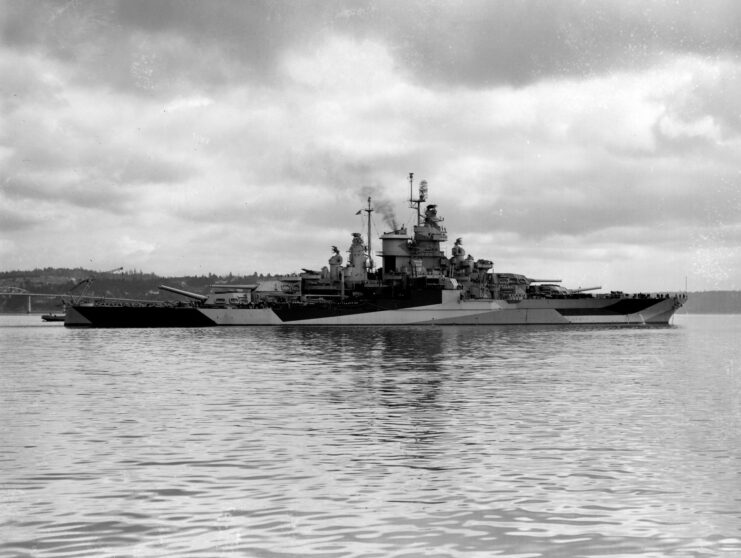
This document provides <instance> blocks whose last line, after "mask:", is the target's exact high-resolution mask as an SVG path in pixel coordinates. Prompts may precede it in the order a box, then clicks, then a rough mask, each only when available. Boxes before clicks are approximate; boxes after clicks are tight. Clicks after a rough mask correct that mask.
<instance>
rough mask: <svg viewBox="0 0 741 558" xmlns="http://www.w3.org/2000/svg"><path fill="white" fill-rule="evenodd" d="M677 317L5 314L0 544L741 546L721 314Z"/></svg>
mask: <svg viewBox="0 0 741 558" xmlns="http://www.w3.org/2000/svg"><path fill="white" fill-rule="evenodd" d="M684 319H685V320H686V321H685V323H682V324H681V326H680V327H673V328H633V329H621V328H566V329H563V328H549V327H543V328H516V327H515V328H504V327H502V328H475V327H470V328H469V327H461V328H458V327H450V328H437V327H422V328H408V327H391V328H363V327H358V328H345V329H335V328H305V329H293V328H225V329H214V330H179V329H172V330H155V331H149V330H130V331H115V330H110V331H109V330H90V331H85V330H66V329H64V328H59V327H18V326H13V325H12V324H10V325H8V324H5V327H0V349H1V350H2V352H3V355H4V359H5V360H4V367H3V371H2V374H0V436H1V441H2V445H3V455H2V456H0V459H1V460H2V477H0V541H1V542H0V555H9V556H34V557H36V556H38V557H61V556H110V557H114V556H194V557H196V556H198V557H200V556H203V557H210V556H261V557H268V556H274V557H289V556H290V557H295V556H321V557H328V556H342V557H343V558H344V557H363V558H367V557H372V556H379V557H384V558H385V557H397V556H398V557H412V556H446V557H447V556H465V557H467V558H468V557H476V556H487V557H488V556H492V555H498V556H506V557H509V558H514V557H520V556H523V557H524V556H547V557H549V558H550V557H556V558H558V557H564V558H566V557H569V558H572V557H575V556H596V555H610V556H616V557H617V556H641V557H651V556H655V557H658V556H662V557H663V556H676V557H677V558H679V557H682V558H684V557H688V556H698V557H699V556H705V555H714V556H727V557H731V556H737V555H741V527H740V526H741V521H739V520H740V519H741V512H740V511H739V510H740V509H741V505H740V503H741V488H739V487H741V482H739V481H740V480H741V478H740V477H741V472H740V471H741V451H740V450H739V448H741V412H739V409H741V370H739V369H738V366H739V363H741V349H740V348H739V346H738V343H737V341H736V340H737V339H738V336H739V333H741V318H738V317H730V318H724V319H725V322H724V323H723V325H722V327H721V326H720V325H719V324H718V320H717V319H715V318H713V319H709V318H708V317H685V318H684ZM2 325H3V324H0V326H2Z"/></svg>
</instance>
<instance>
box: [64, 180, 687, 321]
mask: <svg viewBox="0 0 741 558" xmlns="http://www.w3.org/2000/svg"><path fill="white" fill-rule="evenodd" d="M409 181H410V196H409V204H410V207H411V208H412V209H413V210H415V212H416V224H415V225H414V226H413V227H412V230H407V228H406V227H404V226H402V227H400V228H396V227H394V229H393V230H391V231H389V232H385V233H383V234H382V235H381V236H380V240H381V250H380V252H378V253H377V254H376V255H377V256H380V258H381V262H382V265H381V266H380V267H378V268H376V267H375V265H374V259H373V252H372V250H371V230H370V223H371V218H370V216H371V213H372V212H373V211H374V210H373V208H372V207H371V200H370V198H369V200H368V208H367V209H364V210H363V211H365V212H367V214H368V234H367V239H366V240H365V241H364V239H363V237H362V234H361V233H353V234H352V240H351V243H350V247H349V249H348V253H349V257H348V259H349V261H348V263H347V264H346V265H343V257H342V255H341V253H340V250H339V249H338V248H337V247H334V246H333V247H332V251H333V253H332V256H331V257H330V258H329V261H328V266H324V267H323V268H322V269H321V270H319V271H314V270H311V269H304V270H303V273H301V274H298V275H295V276H289V277H283V278H280V279H270V280H268V281H264V282H261V283H257V284H249V285H227V284H217V285H212V286H211V290H210V292H209V293H208V294H199V293H193V292H189V291H186V290H182V289H179V288H175V287H171V286H167V285H161V286H160V289H161V290H165V291H168V292H171V293H173V294H176V295H179V296H181V297H183V300H182V301H180V302H164V301H163V302H148V303H136V302H130V301H129V302H118V301H115V300H109V301H98V302H89V301H88V302H84V303H83V302H81V301H80V300H78V301H77V303H74V304H72V305H70V306H68V307H67V309H66V315H65V326H68V327H108V328H125V327H213V326H247V325H296V326H302V325H329V326H352V325H429V324H436V325H514V324H522V325H533V324H554V325H570V324H609V325H642V324H668V323H669V320H670V319H671V317H672V316H673V314H674V313H675V312H676V311H677V309H679V308H680V307H681V306H682V305H683V304H684V302H685V300H686V295H685V294H680V293H672V294H670V293H662V294H653V295H646V294H626V293H623V292H620V291H613V292H611V293H609V294H592V293H590V292H589V291H593V290H597V289H599V288H600V287H593V288H587V289H567V288H565V287H562V286H560V285H558V284H557V283H559V282H560V280H557V279H555V280H554V279H537V278H530V277H527V276H525V275H522V274H517V273H498V272H494V270H493V263H492V261H491V260H485V259H478V260H475V259H474V258H473V257H472V256H471V255H466V250H465V249H464V247H463V241H462V239H461V238H458V239H457V240H456V241H455V243H454V246H453V248H452V251H451V256H450V257H448V256H447V255H446V254H445V252H444V251H443V250H441V244H442V243H444V242H446V241H447V240H448V235H447V231H446V229H445V227H443V226H442V222H443V218H442V217H440V216H438V214H437V206H436V205H434V204H428V205H426V207H425V209H424V211H423V210H422V205H423V203H425V202H426V201H427V194H428V191H427V183H426V182H425V181H422V182H421V183H420V185H419V190H418V194H417V196H416V197H415V196H414V188H413V175H411V174H410V177H409Z"/></svg>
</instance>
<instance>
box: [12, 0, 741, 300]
mask: <svg viewBox="0 0 741 558" xmlns="http://www.w3.org/2000/svg"><path fill="white" fill-rule="evenodd" d="M740 28H741V3H739V2H737V1H735V0H728V1H713V0H707V1H703V2H696V1H673V2H668V1H667V2H646V1H630V0H628V1H626V0H620V1H614V2H600V1H590V2H581V1H552V2H545V1H537V2H536V1H510V2H500V1H492V0H484V1H456V0H450V1H445V2H435V1H429V0H425V1H419V2H414V1H405V2H399V1H398V0H396V1H388V2H386V1H368V2H346V1H337V2H333V1H326V0H317V1H307V0H305V1H296V2H279V1H274V0H270V1H265V2H245V1H238V2H214V1H208V2H206V1H202V2H185V1H183V2H171V1H143V2H136V1H131V0H126V1H122V2H105V1H95V2H85V1H72V2H51V3H45V2H26V1H21V0H17V1H10V2H5V1H0V76H2V79H1V80H0V268H1V269H3V270H10V269H31V268H34V267H46V266H64V267H74V266H83V267H88V268H93V269H98V270H106V269H111V268H114V267H118V266H124V267H125V268H127V269H132V268H136V269H142V270H143V271H145V272H150V271H151V272H155V273H158V274H161V275H174V274H202V273H209V272H214V273H228V272H233V273H240V274H242V273H251V272H255V271H256V272H262V273H267V272H272V273H284V272H293V271H298V270H299V269H300V268H302V267H309V268H315V269H316V268H319V267H321V266H322V265H325V264H326V261H327V259H328V258H329V256H330V255H331V250H330V247H331V246H332V245H337V246H339V247H340V248H341V249H342V250H344V249H346V248H347V247H349V245H350V241H351V233H352V232H354V231H358V232H364V226H363V225H362V223H361V221H360V217H358V216H356V215H355V212H356V211H357V210H358V209H360V208H361V207H362V206H363V205H364V204H365V198H366V197H367V195H368V193H372V195H373V197H374V199H376V200H377V202H378V203H379V204H380V203H388V204H389V205H390V206H391V207H393V208H394V210H395V213H396V216H397V219H398V220H399V222H406V223H408V224H409V223H410V222H411V213H410V211H409V210H408V208H407V205H406V202H405V200H406V198H407V197H408V195H409V187H408V182H407V175H408V173H409V172H414V173H415V177H417V178H419V179H427V180H428V182H429V189H430V202H431V203H437V204H438V209H439V213H440V214H441V215H442V216H444V217H445V225H446V227H447V229H448V232H449V235H450V237H451V242H450V243H449V244H448V246H447V247H446V248H447V250H448V251H449V250H450V247H451V246H452V240H454V239H455V238H456V237H462V238H463V242H464V246H465V247H466V248H467V250H468V252H469V253H471V254H472V255H473V256H474V257H475V258H486V259H492V260H494V263H495V270H497V271H502V272H520V273H525V274H527V275H529V276H533V277H542V278H562V279H563V280H564V282H565V283H566V284H567V285H569V286H596V285H601V286H603V287H604V288H605V289H607V290H618V289H620V290H631V291H632V290H678V289H683V288H684V284H685V277H687V278H688V282H689V287H690V289H736V288H741V284H740V283H741V281H739V277H741V252H740V250H739V244H740V241H741V157H740V155H741V149H740V148H741V72H740V71H739V70H740V69H741V59H740V57H739V54H741V34H739V33H738V29H740ZM388 229H389V227H388V226H387V225H386V224H385V223H384V220H383V219H382V217H381V216H380V215H377V216H376V218H375V227H374V234H375V232H376V231H377V232H378V233H381V232H383V231H385V230H388ZM375 242H376V243H375V247H379V243H378V241H375Z"/></svg>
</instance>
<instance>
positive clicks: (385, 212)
mask: <svg viewBox="0 0 741 558" xmlns="http://www.w3.org/2000/svg"><path fill="white" fill-rule="evenodd" d="M362 195H363V197H364V198H367V197H369V196H370V197H371V201H372V203H373V209H375V211H376V213H378V214H379V215H380V216H381V217H383V222H384V223H386V225H388V226H389V227H391V228H392V230H394V231H395V230H397V229H398V228H399V226H398V222H397V221H396V214H395V213H394V206H393V204H392V203H391V201H390V200H388V199H386V198H384V197H383V196H382V195H381V187H380V186H378V185H376V186H363V189H362Z"/></svg>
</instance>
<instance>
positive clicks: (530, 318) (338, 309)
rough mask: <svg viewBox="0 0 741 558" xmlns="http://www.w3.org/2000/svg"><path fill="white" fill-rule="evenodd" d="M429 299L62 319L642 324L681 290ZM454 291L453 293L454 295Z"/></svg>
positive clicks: (664, 310)
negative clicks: (644, 294) (645, 294)
mask: <svg viewBox="0 0 741 558" xmlns="http://www.w3.org/2000/svg"><path fill="white" fill-rule="evenodd" d="M442 294H443V296H442V300H441V301H440V302H438V303H435V304H423V305H419V306H411V307H390V308H387V307H384V306H383V305H379V304H371V303H359V304H347V305H342V304H327V305H317V304H313V305H302V304H293V305H275V306H272V307H269V308H208V307H158V306H151V307H141V306H102V305H101V306H73V307H70V308H69V309H68V311H67V316H66V320H65V325H66V326H68V327H104V328H105V327H107V328H142V327H217V326H253V325H271V326H275V325H295V326H304V325H326V326H354V325H430V324H436V325H590V324H592V325H593V324H604V325H643V324H656V325H661V324H668V323H669V320H670V319H671V317H672V315H673V314H674V312H675V311H676V310H677V308H679V307H680V306H681V301H680V299H679V297H675V296H672V297H670V296H667V297H657V298H619V299H615V298H573V299H569V298H564V299H532V300H523V301H519V302H507V301H501V300H460V299H459V295H458V293H442ZM453 295H454V296H453Z"/></svg>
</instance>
